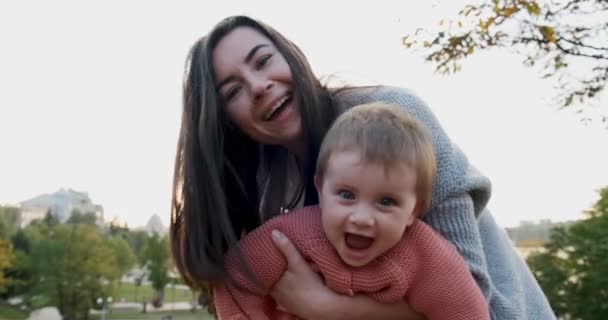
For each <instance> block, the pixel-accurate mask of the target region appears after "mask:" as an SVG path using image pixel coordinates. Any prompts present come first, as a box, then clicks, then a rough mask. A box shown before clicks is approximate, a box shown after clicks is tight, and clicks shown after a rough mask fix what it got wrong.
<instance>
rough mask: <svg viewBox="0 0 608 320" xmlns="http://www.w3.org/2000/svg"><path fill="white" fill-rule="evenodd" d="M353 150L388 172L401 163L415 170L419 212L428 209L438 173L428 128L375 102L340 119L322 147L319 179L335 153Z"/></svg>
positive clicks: (343, 115)
mask: <svg viewBox="0 0 608 320" xmlns="http://www.w3.org/2000/svg"><path fill="white" fill-rule="evenodd" d="M351 150H356V151H358V152H360V153H361V157H362V160H363V161H370V162H375V163H382V164H383V165H385V170H390V167H391V166H393V165H395V164H399V163H404V164H406V165H407V166H409V167H410V168H412V169H413V170H414V171H415V172H416V197H417V199H418V201H419V202H418V203H419V205H420V207H419V209H420V210H418V212H419V213H420V214H421V213H423V212H425V211H426V210H427V209H428V207H429V206H430V203H431V197H432V190H433V179H434V178H435V172H436V170H437V169H436V160H435V153H434V151H433V143H432V140H431V138H430V134H429V133H428V131H427V130H426V128H425V127H423V126H422V124H420V122H418V120H416V119H415V118H414V117H412V116H411V115H410V114H409V113H407V112H406V111H405V110H403V108H399V107H397V106H393V105H391V104H388V103H384V102H374V103H368V104H362V105H358V106H355V107H352V108H351V109H349V110H347V111H346V112H344V113H343V114H342V115H340V117H338V119H336V121H335V122H334V123H333V125H332V126H331V128H330V129H329V131H328V132H327V135H326V136H325V139H324V140H323V143H322V144H321V149H320V151H319V157H318V159H317V167H316V174H317V176H318V177H319V178H321V179H322V178H323V176H324V174H325V170H326V168H327V161H328V160H329V157H330V156H331V153H332V152H340V151H351ZM387 173H388V172H387Z"/></svg>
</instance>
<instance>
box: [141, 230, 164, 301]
mask: <svg viewBox="0 0 608 320" xmlns="http://www.w3.org/2000/svg"><path fill="white" fill-rule="evenodd" d="M143 256H144V261H145V265H146V267H147V268H148V271H149V274H148V278H149V279H150V281H151V282H152V288H154V290H155V291H156V298H155V300H156V299H158V303H160V304H162V299H163V294H164V289H165V286H166V285H167V283H169V275H168V271H169V241H168V238H167V237H160V236H158V235H156V234H154V235H152V236H151V237H149V238H148V241H146V246H145V248H144V253H143Z"/></svg>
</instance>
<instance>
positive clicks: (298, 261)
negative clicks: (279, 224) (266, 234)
mask: <svg viewBox="0 0 608 320" xmlns="http://www.w3.org/2000/svg"><path fill="white" fill-rule="evenodd" d="M272 241H273V242H274V244H275V246H276V247H277V248H278V249H279V250H280V251H281V253H283V255H284V256H285V259H287V265H288V267H287V268H298V267H299V266H301V265H302V264H303V263H306V261H304V258H303V257H302V255H301V254H300V252H299V251H298V249H296V247H295V246H294V245H293V243H291V241H290V240H289V239H288V238H287V237H286V236H285V235H284V234H283V233H281V232H280V231H279V230H272Z"/></svg>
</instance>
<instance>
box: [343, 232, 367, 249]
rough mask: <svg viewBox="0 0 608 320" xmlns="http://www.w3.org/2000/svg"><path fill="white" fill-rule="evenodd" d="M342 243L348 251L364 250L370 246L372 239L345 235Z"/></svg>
mask: <svg viewBox="0 0 608 320" xmlns="http://www.w3.org/2000/svg"><path fill="white" fill-rule="evenodd" d="M344 241H345V242H346V245H347V246H348V247H349V248H350V249H355V250H365V249H367V248H369V247H371V246H372V243H373V242H374V238H370V237H366V236H361V235H357V234H353V233H346V234H345V235H344Z"/></svg>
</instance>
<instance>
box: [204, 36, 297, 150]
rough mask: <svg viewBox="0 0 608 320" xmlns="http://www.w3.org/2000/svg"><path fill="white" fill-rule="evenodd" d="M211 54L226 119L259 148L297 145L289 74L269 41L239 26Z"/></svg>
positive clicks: (292, 94) (294, 106) (294, 103)
mask: <svg viewBox="0 0 608 320" xmlns="http://www.w3.org/2000/svg"><path fill="white" fill-rule="evenodd" d="M212 55H213V69H214V73H215V79H216V83H215V87H216V89H217V92H218V94H219V96H220V99H221V105H222V106H223V108H225V111H226V112H227V114H228V116H229V118H230V120H231V121H232V122H233V123H234V124H236V126H238V128H239V129H240V130H241V131H242V132H243V133H245V134H246V135H248V136H249V137H250V138H252V139H254V140H255V141H257V142H259V143H263V144H273V145H282V146H284V147H287V148H295V147H297V146H298V145H300V143H301V141H302V135H301V132H302V122H301V117H300V112H299V108H298V105H297V101H296V99H295V91H294V90H295V88H294V85H293V81H292V80H293V79H292V76H291V69H290V68H289V65H288V64H287V61H286V60H285V58H284V57H283V55H282V54H281V53H280V52H279V51H278V49H277V48H276V47H275V45H274V44H273V43H272V42H271V41H270V39H268V38H267V37H265V36H264V35H262V34H261V33H260V32H258V31H257V30H255V29H253V28H250V27H238V28H236V29H234V30H233V31H231V32H230V33H228V34H227V35H226V36H224V38H222V39H221V40H220V41H219V42H218V44H217V46H216V47H215V48H214V49H213V52H212Z"/></svg>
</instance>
